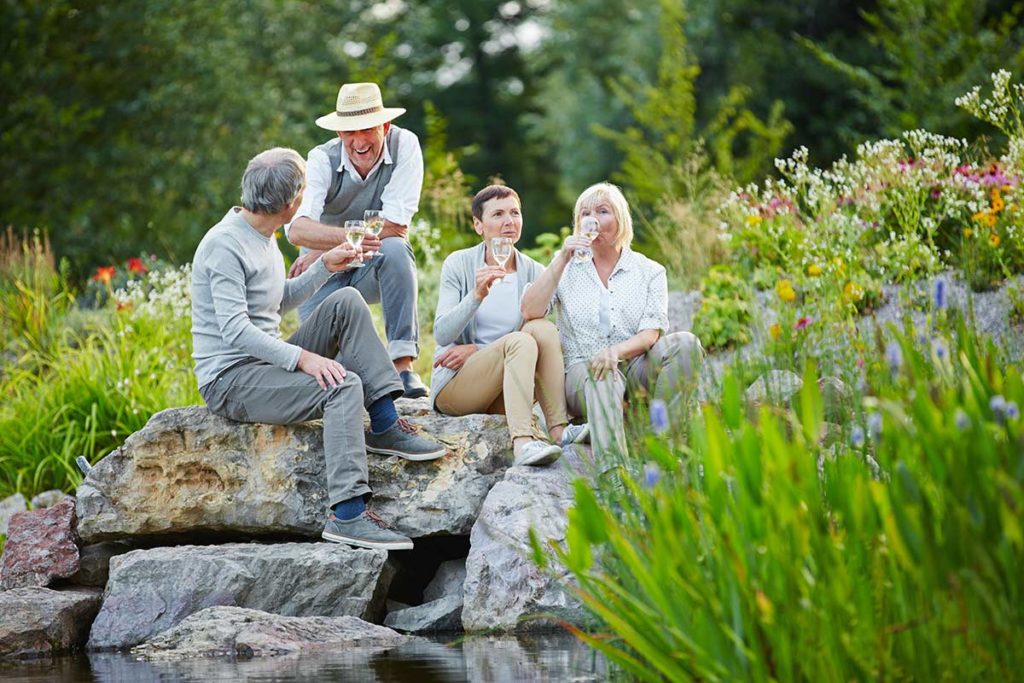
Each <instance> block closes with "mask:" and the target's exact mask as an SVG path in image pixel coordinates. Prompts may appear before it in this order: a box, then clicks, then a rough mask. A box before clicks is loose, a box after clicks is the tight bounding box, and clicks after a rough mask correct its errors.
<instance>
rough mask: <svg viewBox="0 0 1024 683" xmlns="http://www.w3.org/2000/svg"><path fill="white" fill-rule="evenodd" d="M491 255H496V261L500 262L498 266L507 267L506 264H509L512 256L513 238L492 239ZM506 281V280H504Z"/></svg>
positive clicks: (503, 279)
mask: <svg viewBox="0 0 1024 683" xmlns="http://www.w3.org/2000/svg"><path fill="white" fill-rule="evenodd" d="M491 253H492V254H494V260H495V261H497V262H498V265H499V266H500V267H502V268H504V267H505V263H506V262H508V260H509V258H511V256H512V238H511V237H492V238H491ZM502 281H503V282H504V281H505V278H504V277H503V278H502Z"/></svg>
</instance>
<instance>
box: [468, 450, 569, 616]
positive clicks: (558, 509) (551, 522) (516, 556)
mask: <svg viewBox="0 0 1024 683" xmlns="http://www.w3.org/2000/svg"><path fill="white" fill-rule="evenodd" d="M572 503H573V491H572V474H571V473H570V471H569V469H568V468H567V467H565V461H564V460H562V461H559V462H558V463H556V464H555V465H553V466H551V467H546V468H533V467H513V468H511V469H509V470H508V472H507V473H506V474H505V478H504V479H503V480H502V481H500V482H498V483H497V484H496V485H495V486H494V488H493V489H491V492H490V494H489V495H488V496H487V500H486V501H484V506H483V509H482V510H481V511H480V518H479V519H478V520H477V522H476V524H475V525H474V526H473V533H472V534H471V535H470V551H469V557H468V558H467V559H466V582H465V586H464V594H465V604H464V606H463V610H462V625H463V626H464V627H465V629H466V630H467V631H482V630H490V629H494V630H500V631H511V630H534V629H544V628H550V627H551V626H552V621H551V619H549V618H547V619H528V618H527V617H532V616H539V615H543V616H545V617H550V618H553V619H555V620H564V621H568V622H570V623H574V624H583V623H584V621H585V618H586V617H585V612H584V609H583V607H582V605H581V604H580V603H579V601H578V600H577V599H576V598H574V597H573V596H572V595H571V594H570V593H569V591H568V590H567V589H566V582H567V581H568V571H567V570H565V569H557V568H555V569H552V571H553V572H554V575H552V574H551V573H547V572H542V571H541V570H540V569H538V568H537V566H536V565H535V564H534V563H533V562H532V561H531V559H530V558H531V550H530V544H529V531H530V528H531V527H532V528H533V529H534V530H535V531H536V533H537V536H538V538H539V539H540V540H541V542H542V543H545V544H546V543H547V541H548V540H549V539H551V540H555V541H563V540H564V539H565V531H566V526H567V521H566V513H567V511H568V509H569V508H570V507H571V506H572Z"/></svg>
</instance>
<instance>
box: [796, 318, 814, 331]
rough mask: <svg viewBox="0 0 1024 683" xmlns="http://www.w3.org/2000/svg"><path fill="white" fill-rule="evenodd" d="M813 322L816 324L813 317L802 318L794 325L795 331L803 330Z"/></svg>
mask: <svg viewBox="0 0 1024 683" xmlns="http://www.w3.org/2000/svg"><path fill="white" fill-rule="evenodd" d="M813 322H814V318H812V317H810V316H808V315H805V316H804V317H802V318H800V319H799V320H797V321H796V324H795V325H793V329H794V330H802V329H804V328H805V327H807V326H808V325H810V324H811V323H813Z"/></svg>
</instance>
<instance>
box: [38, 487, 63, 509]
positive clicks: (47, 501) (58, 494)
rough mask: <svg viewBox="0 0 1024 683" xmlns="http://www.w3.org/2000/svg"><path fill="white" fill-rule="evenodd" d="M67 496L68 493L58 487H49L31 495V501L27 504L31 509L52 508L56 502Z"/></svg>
mask: <svg viewBox="0 0 1024 683" xmlns="http://www.w3.org/2000/svg"><path fill="white" fill-rule="evenodd" d="M69 497H70V496H68V494H66V493H64V492H63V491H61V490H60V489H50V490H49V491H43V492H42V493H37V494H36V495H34V496H32V501H31V502H30V503H29V505H31V506H32V509H33V510H41V509H42V508H52V507H53V506H54V505H56V504H57V503H59V502H61V501H62V500H64V499H65V498H69Z"/></svg>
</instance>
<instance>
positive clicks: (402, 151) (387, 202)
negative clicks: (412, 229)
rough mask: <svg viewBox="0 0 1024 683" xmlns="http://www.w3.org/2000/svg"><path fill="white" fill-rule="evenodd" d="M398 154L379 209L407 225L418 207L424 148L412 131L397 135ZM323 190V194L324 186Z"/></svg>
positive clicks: (385, 214) (421, 186)
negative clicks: (421, 148)
mask: <svg viewBox="0 0 1024 683" xmlns="http://www.w3.org/2000/svg"><path fill="white" fill-rule="evenodd" d="M397 155H398V161H397V162H396V163H395V168H394V170H393V171H392V173H391V180H390V181H389V182H388V184H387V187H385V188H384V192H383V193H382V194H381V204H382V208H381V211H382V213H383V214H384V218H385V219H386V220H389V221H391V222H392V223H397V224H398V225H409V224H410V223H411V222H412V217H413V216H415V215H416V212H417V211H418V210H419V207H420V192H421V190H422V189H423V152H422V151H421V150H420V142H419V139H417V137H416V135H415V134H414V133H411V132H409V131H406V130H403V131H402V135H401V137H399V138H398V153H397ZM329 179H330V178H329V177H328V180H329ZM324 192H325V196H326V190H325V191H324ZM322 201H323V200H321V202H322ZM300 210H301V209H300ZM321 211H322V209H321Z"/></svg>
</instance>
